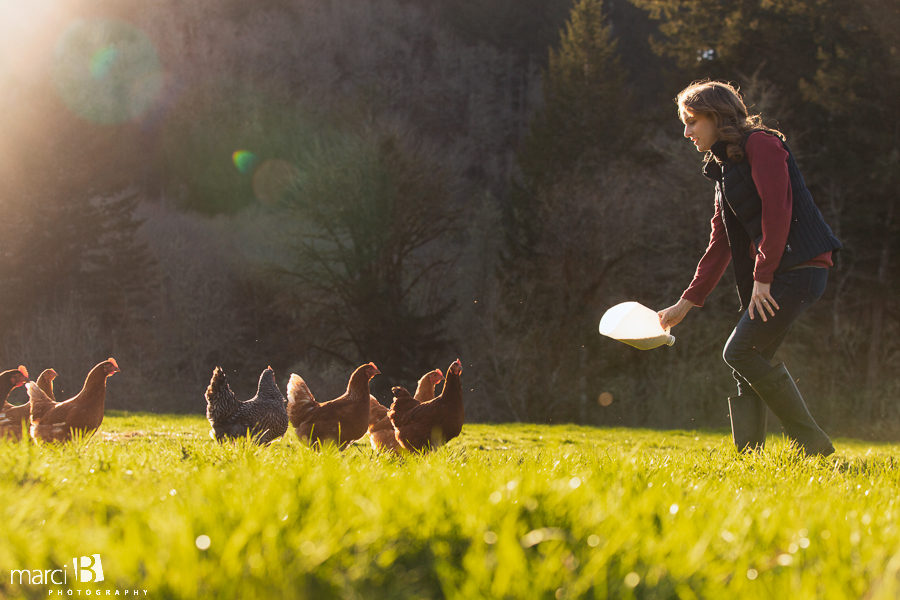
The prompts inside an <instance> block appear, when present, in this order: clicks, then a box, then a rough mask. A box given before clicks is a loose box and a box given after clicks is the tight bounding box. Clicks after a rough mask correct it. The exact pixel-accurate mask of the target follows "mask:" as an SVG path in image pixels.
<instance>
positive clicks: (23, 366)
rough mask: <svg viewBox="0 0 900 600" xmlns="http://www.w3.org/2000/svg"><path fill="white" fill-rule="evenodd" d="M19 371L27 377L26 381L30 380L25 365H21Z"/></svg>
mask: <svg viewBox="0 0 900 600" xmlns="http://www.w3.org/2000/svg"><path fill="white" fill-rule="evenodd" d="M18 371H19V373H21V374H22V375H24V376H25V379H28V369H26V368H25V365H19V369H18Z"/></svg>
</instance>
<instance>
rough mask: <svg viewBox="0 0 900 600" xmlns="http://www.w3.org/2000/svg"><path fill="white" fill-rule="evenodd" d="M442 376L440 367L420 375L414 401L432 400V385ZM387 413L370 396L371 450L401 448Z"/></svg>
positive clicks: (395, 450) (385, 409) (393, 450)
mask: <svg viewBox="0 0 900 600" xmlns="http://www.w3.org/2000/svg"><path fill="white" fill-rule="evenodd" d="M443 378H444V374H443V373H441V370H440V369H435V370H434V371H429V372H428V373H425V374H424V375H422V377H421V378H420V379H419V384H418V387H416V395H415V400H416V402H420V403H421V402H428V401H429V400H434V387H435V386H436V385H437V384H438V383H440V382H441V380H442V379H443ZM387 414H388V409H387V408H386V407H384V406H382V404H381V403H380V402H379V401H378V400H376V399H375V397H374V396H372V397H371V400H370V402H369V444H371V445H372V449H373V450H385V451H390V452H398V451H399V450H400V448H401V446H400V442H398V441H397V436H396V434H395V430H394V424H393V423H391V420H390V418H389V417H388V416H387Z"/></svg>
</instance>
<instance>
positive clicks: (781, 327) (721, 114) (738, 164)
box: [659, 81, 841, 455]
mask: <svg viewBox="0 0 900 600" xmlns="http://www.w3.org/2000/svg"><path fill="white" fill-rule="evenodd" d="M677 101H678V113H679V117H680V118H681V121H682V122H683V123H684V137H686V138H688V139H690V140H691V141H692V142H693V143H694V146H696V148H697V150H698V151H699V152H704V153H705V160H704V164H703V174H704V175H705V176H706V177H707V178H709V179H710V180H712V181H713V182H714V183H715V213H714V214H713V218H712V221H711V227H712V231H711V233H710V240H709V246H708V247H707V248H706V252H705V253H704V254H703V257H702V258H701V259H700V262H699V263H698V265H697V270H696V272H695V274H694V278H693V281H691V284H690V286H688V288H687V289H686V290H685V292H684V293H683V294H682V296H681V298H680V299H679V300H678V302H677V303H676V304H674V305H672V306H670V307H669V308H666V309H664V310H661V311H659V320H660V323H661V324H662V326H663V327H672V326H674V325H677V324H678V323H679V322H681V320H682V319H684V317H685V315H686V314H687V313H688V311H689V310H690V309H691V308H693V307H694V306H702V305H703V303H704V301H705V299H706V297H707V296H708V295H709V293H710V292H711V291H712V289H713V288H714V287H715V286H716V284H717V283H718V282H719V279H720V278H721V277H722V274H723V273H724V272H725V268H726V267H727V266H728V263H729V262H731V263H732V264H733V266H734V273H735V276H736V279H737V288H738V296H739V297H740V301H741V312H742V315H741V317H740V320H739V321H738V323H737V326H736V327H735V328H734V331H732V332H731V336H730V337H729V338H728V342H727V343H726V344H725V350H724V352H723V358H724V359H725V363H726V364H727V365H728V366H729V367H731V369H732V374H733V376H734V378H735V380H736V381H737V395H736V396H734V397H731V398H729V399H728V405H729V411H730V415H731V430H732V435H733V438H734V443H735V445H736V446H737V448H738V450H741V451H743V450H745V449H751V450H752V449H762V447H763V444H764V443H765V437H766V405H768V406H769V408H771V409H772V412H773V413H775V415H776V416H777V417H778V418H779V419H780V420H781V423H782V425H783V426H784V430H785V432H786V433H787V434H788V436H789V437H790V438H791V439H792V440H794V442H796V443H797V445H798V446H799V447H800V448H801V449H802V450H803V451H804V452H806V454H808V455H814V454H821V455H828V454H831V453H832V452H834V446H832V444H831V440H830V439H829V438H828V436H827V435H826V434H825V432H824V431H822V429H820V428H819V426H818V425H817V424H816V422H815V420H814V419H813V418H812V415H811V414H810V413H809V410H808V409H807V407H806V403H805V402H804V401H803V396H802V395H801V394H800V390H799V389H798V388H797V385H796V383H795V381H794V379H793V377H791V374H790V373H789V372H788V370H787V368H786V367H785V366H784V364H783V363H780V364H778V365H775V366H773V365H772V364H771V362H770V361H771V360H772V358H773V356H774V354H775V351H776V350H777V349H778V347H779V346H780V345H781V342H782V341H783V340H784V337H785V335H786V334H787V332H788V330H789V329H790V326H791V325H792V324H793V322H794V320H795V319H796V318H797V317H798V316H799V315H800V314H801V313H802V312H803V311H804V310H805V309H806V308H808V307H809V306H810V305H811V304H812V303H813V302H815V301H816V300H818V299H819V298H820V297H821V296H822V294H823V292H824V291H825V284H826V282H827V280H828V269H829V268H830V267H832V266H833V264H834V263H833V262H832V252H834V251H836V250H838V249H839V248H840V247H841V243H840V241H838V239H837V238H836V237H835V236H834V234H833V233H832V231H831V228H830V227H829V226H828V224H826V223H825V220H824V219H823V218H822V214H821V213H820V212H819V209H818V208H817V207H816V205H815V203H814V201H813V198H812V195H811V194H810V192H809V190H808V189H807V187H806V184H805V183H804V181H803V177H802V175H801V174H800V171H799V169H798V167H797V163H796V161H795V160H794V156H793V154H792V153H791V151H790V149H789V148H788V146H787V144H785V142H784V135H782V134H781V132H779V131H777V130H775V129H771V128H769V127H766V126H765V125H764V124H763V122H762V119H761V118H760V116H759V115H750V114H748V111H747V107H746V105H745V104H744V101H743V99H742V98H741V95H740V93H739V92H738V90H737V89H736V88H734V87H733V86H731V85H729V84H726V83H721V82H718V81H701V82H697V83H693V84H691V85H689V86H688V87H687V88H685V89H684V90H682V91H681V93H679V94H678V98H677Z"/></svg>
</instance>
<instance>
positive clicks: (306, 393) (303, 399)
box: [287, 373, 319, 420]
mask: <svg viewBox="0 0 900 600" xmlns="http://www.w3.org/2000/svg"><path fill="white" fill-rule="evenodd" d="M287 401H288V416H291V418H292V420H293V416H294V415H302V414H303V413H305V412H307V411H308V410H311V409H313V408H315V407H316V406H318V405H319V403H318V402H316V398H315V396H313V393H312V392H311V391H310V389H309V386H308V385H306V382H305V381H303V378H302V377H300V376H299V375H297V374H296V373H291V378H290V380H289V381H288V386H287Z"/></svg>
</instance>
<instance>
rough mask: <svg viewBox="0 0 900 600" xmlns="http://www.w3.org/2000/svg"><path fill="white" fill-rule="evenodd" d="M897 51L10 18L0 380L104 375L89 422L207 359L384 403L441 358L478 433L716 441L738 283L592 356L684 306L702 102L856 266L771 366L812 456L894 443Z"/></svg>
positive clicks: (453, 23)
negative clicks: (821, 448)
mask: <svg viewBox="0 0 900 600" xmlns="http://www.w3.org/2000/svg"><path fill="white" fill-rule="evenodd" d="M898 31H900V6H898V3H897V2H895V1H893V0H857V1H853V2H851V1H850V0H762V1H756V2H753V1H746V0H745V1H735V2H719V1H713V0H604V1H603V2H601V1H600V0H577V1H573V0H427V1H424V0H377V1H375V0H340V1H337V0H334V1H333V0H257V1H256V2H252V3H248V2H237V1H234V0H194V1H192V2H181V1H176V0H156V1H154V2H146V1H145V0H117V1H116V2H112V1H103V0H94V1H88V0H36V1H33V2H29V3H20V2H16V1H15V0H0V83H2V87H0V123H2V129H0V131H2V136H0V181H2V182H3V187H2V192H0V194H2V200H0V202H2V204H0V206H2V208H3V218H2V219H0V332H2V344H0V359H2V363H0V364H2V367H3V368H4V369H5V368H12V367H14V366H15V365H18V364H25V365H26V366H27V367H28V368H29V370H30V371H32V372H34V375H36V374H37V372H39V371H40V370H41V369H43V368H45V367H50V366H52V367H54V368H55V369H56V370H57V371H58V372H59V373H60V376H59V379H58V380H57V383H58V389H60V391H59V392H58V396H60V395H62V396H65V394H66V393H74V392H76V391H77V390H78V388H79V387H80V386H81V383H82V381H83V377H84V374H85V373H86V372H87V370H88V369H89V368H90V367H91V366H93V365H94V364H96V363H97V362H99V361H101V360H103V359H105V358H106V357H107V356H110V355H112V356H115V357H116V359H117V360H118V362H119V364H120V366H121V367H122V373H121V374H119V375H117V376H116V377H115V378H113V379H111V380H110V382H109V387H110V393H109V395H108V406H109V407H110V408H123V409H129V410H145V411H168V412H201V411H203V410H204V408H205V403H204V400H203V392H204V389H205V387H206V385H207V383H208V381H209V376H210V373H211V371H212V369H213V367H214V366H215V365H217V364H218V365H222V366H223V367H225V368H226V370H227V371H228V373H229V375H230V377H231V380H232V385H233V387H234V388H235V391H236V392H237V393H238V394H239V395H244V396H245V397H249V396H250V395H252V393H253V390H254V389H255V384H256V379H257V377H258V375H259V373H260V371H261V370H262V369H263V368H265V367H266V366H267V365H272V366H273V367H274V368H275V370H276V374H277V376H278V380H279V382H281V383H282V384H283V383H284V382H285V381H286V380H287V377H288V375H289V373H290V372H298V373H300V374H302V375H303V376H304V377H305V378H306V379H307V380H308V381H309V383H310V385H311V387H312V389H313V390H314V391H315V392H316V394H317V395H318V396H319V397H320V398H328V397H333V395H336V394H337V393H339V392H340V391H341V389H342V388H343V387H344V386H345V385H346V380H347V376H348V374H349V372H350V371H351V370H352V369H353V368H354V367H355V366H357V365H359V364H361V363H363V362H367V361H374V362H375V363H376V364H377V365H378V366H379V367H380V368H381V371H382V373H383V375H381V376H379V377H377V378H376V379H375V380H373V390H374V393H375V394H376V396H378V397H379V399H380V400H381V401H382V402H383V403H389V402H390V392H389V390H390V386H391V385H396V384H405V385H413V382H414V381H415V379H417V378H418V377H419V376H420V375H421V374H422V373H424V372H425V371H427V370H430V369H432V368H435V367H440V368H442V369H446V366H447V365H449V364H450V363H451V362H452V361H453V360H454V359H456V358H457V356H459V357H460V358H462V360H463V364H464V367H465V368H464V373H463V379H464V384H465V390H466V394H465V399H466V410H467V416H468V418H469V419H470V420H482V421H509V420H519V421H535V422H578V423H583V424H593V425H631V426H650V427H678V428H682V427H700V426H704V427H707V426H711V427H727V404H726V402H725V398H726V397H727V396H728V395H729V394H730V393H731V392H732V380H731V376H730V372H729V370H728V369H727V368H726V367H725V365H724V363H723V362H722V359H721V348H722V346H723V344H724V342H725V340H726V338H727V336H728V334H729V332H730V331H731V328H732V327H733V325H734V323H735V322H736V319H737V317H738V312H737V311H738V302H737V297H736V294H735V293H734V289H733V277H732V275H731V272H730V270H729V271H728V272H727V273H726V275H725V277H724V278H723V280H722V282H721V283H720V284H719V286H718V287H717V288H716V290H715V291H714V292H713V294H712V295H711V296H710V298H709V299H708V301H707V303H706V305H705V306H704V307H703V308H702V309H698V310H694V311H692V312H691V314H690V315H689V316H688V318H687V319H686V320H685V321H684V322H683V323H682V324H681V325H680V326H679V327H677V328H676V329H675V331H674V333H675V334H676V336H677V338H678V341H677V342H676V344H675V345H674V346H673V347H671V348H660V349H657V350H654V351H649V352H640V351H638V350H634V349H632V348H630V347H627V346H625V345H622V344H617V343H616V342H613V341H611V340H609V339H607V338H603V337H601V336H600V335H599V334H598V332H597V323H598V321H599V319H600V316H601V315H602V314H603V312H604V310H605V309H606V308H608V307H610V306H612V305H613V304H616V303H618V302H621V301H624V300H637V301H640V302H642V303H644V304H646V305H648V306H651V307H653V308H656V309H660V308H664V307H665V306H668V305H670V304H672V303H674V302H675V301H676V300H677V298H678V297H679V295H680V294H681V292H682V291H683V289H684V288H685V287H686V286H687V285H688V283H689V282H690V279H691V276H692V274H693V270H694V267H695V266H696V261H697V260H698V258H699V257H700V255H701V254H702V252H703V250H704V248H705V246H706V243H707V240H708V235H709V225H708V224H709V218H710V217H711V215H712V209H713V193H712V188H711V186H710V184H709V182H707V181H706V180H705V179H704V178H703V177H702V176H701V175H700V172H699V168H700V162H701V156H700V155H699V154H698V153H697V152H696V151H695V150H694V149H693V147H692V146H691V144H690V143H688V142H687V141H685V140H684V139H683V138H682V126H681V123H680V122H679V121H678V118H677V114H676V108H675V103H674V97H675V95H676V94H677V92H678V91H679V90H680V89H681V88H682V87H683V86H684V85H686V84H687V83H689V82H690V81H692V80H695V79H699V78H705V77H711V78H716V79H724V80H728V81H732V82H734V83H736V84H738V85H739V86H740V87H741V89H742V90H743V92H744V93H745V95H746V97H747V99H748V102H749V103H750V104H752V107H751V108H752V109H753V110H754V111H761V112H762V113H763V114H764V116H768V117H769V118H768V123H769V124H771V125H774V126H776V127H778V128H780V129H781V130H782V131H783V132H784V133H785V134H786V135H787V139H788V143H789V144H790V145H791V147H792V149H793V150H794V152H795V154H796V155H797V157H798V160H799V162H800V165H801V168H802V170H803V172H804V174H805V177H806V180H807V183H808V184H809V187H810V189H811V190H812V192H813V194H814V196H815V198H816V201H817V203H818V205H819V207H820V209H821V210H822V212H823V213H824V215H825V217H826V219H827V220H828V222H829V223H830V224H831V226H832V228H833V229H834V230H835V232H836V234H837V235H838V237H839V238H841V240H842V241H843V242H844V245H845V248H844V250H843V251H842V252H840V254H839V258H838V260H837V266H836V268H835V269H834V270H833V271H832V273H831V276H830V281H829V287H828V291H827V292H826V296H825V297H824V298H823V299H822V300H821V301H820V302H819V303H818V304H816V305H815V306H814V307H813V308H812V309H810V310H809V312H808V313H807V314H806V315H805V316H804V317H803V318H802V319H801V320H800V321H799V322H798V323H797V324H796V326H795V329H794V331H793V332H792V334H791V336H789V338H788V341H787V343H786V344H785V346H784V348H783V349H782V351H781V353H780V358H782V359H784V360H785V361H787V362H788V363H789V365H790V367H791V371H792V373H793V374H794V376H795V377H798V378H799V379H800V386H801V388H802V389H803V390H804V391H805V392H806V395H807V397H808V401H809V403H810V405H811V408H812V411H813V413H814V414H815V415H816V417H817V419H819V420H820V422H821V423H822V425H823V427H825V429H826V430H829V431H831V432H834V433H839V434H855V435H868V436H879V437H896V436H897V435H898V433H900V428H898V426H897V423H898V422H900V419H898V417H900V404H898V403H897V402H895V401H894V399H896V398H897V397H898V393H900V376H898V370H897V369H896V364H897V362H898V359H900V311H898V306H900V305H898V303H897V302H896V301H895V298H896V297H897V293H898V277H897V273H898V268H897V265H896V260H897V258H896V252H897V250H898V248H897V246H898V239H900V235H898V230H900V225H898V215H897V213H896V208H897V206H896V205H897V190H898V189H900V185H898V183H900V182H898V178H900V177H898V173H900V169H898V163H900V151H898V143H900V131H898V124H900V120H898V118H897V98H900V55H898V47H897V40H898V35H897V32H898ZM18 392H21V390H17V391H16V393H18ZM604 392H608V393H609V394H611V395H612V398H613V402H612V404H610V405H609V406H602V405H601V403H599V402H598V398H599V397H600V395H601V394H603V393H604ZM11 399H12V400H13V401H14V402H18V401H22V400H23V399H24V397H23V398H11ZM604 399H605V400H608V399H609V395H608V394H604ZM603 404H605V402H604V403H603Z"/></svg>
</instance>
